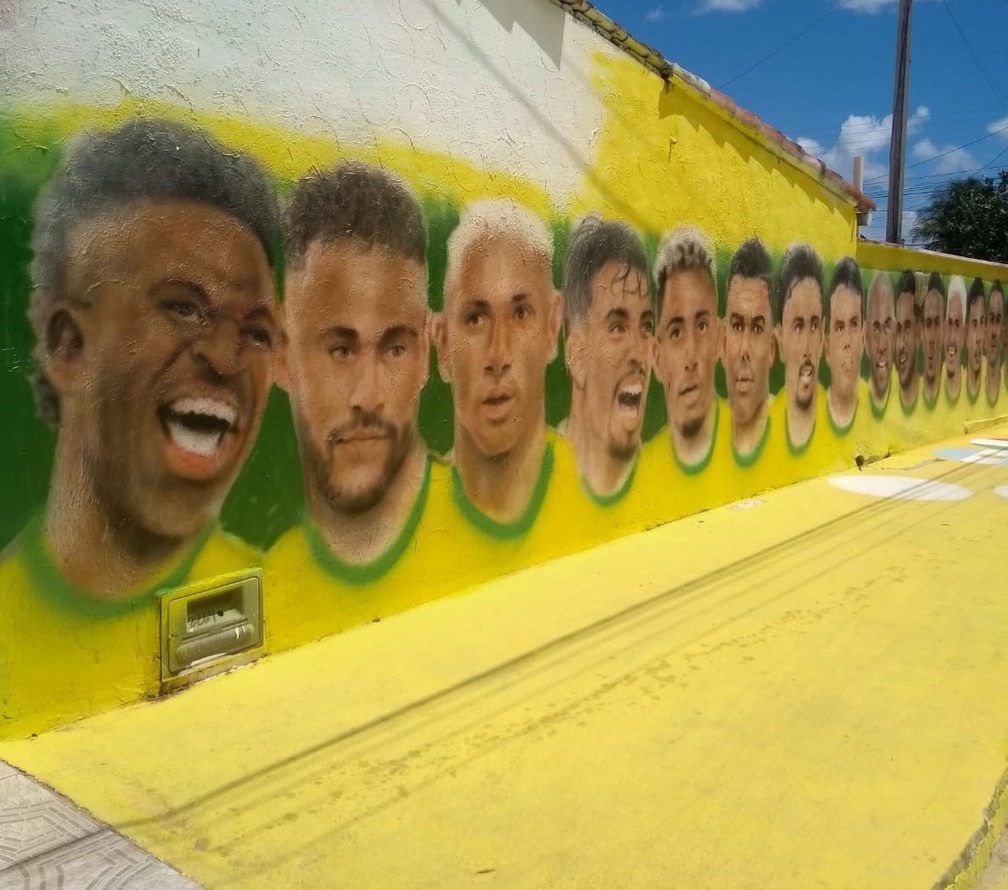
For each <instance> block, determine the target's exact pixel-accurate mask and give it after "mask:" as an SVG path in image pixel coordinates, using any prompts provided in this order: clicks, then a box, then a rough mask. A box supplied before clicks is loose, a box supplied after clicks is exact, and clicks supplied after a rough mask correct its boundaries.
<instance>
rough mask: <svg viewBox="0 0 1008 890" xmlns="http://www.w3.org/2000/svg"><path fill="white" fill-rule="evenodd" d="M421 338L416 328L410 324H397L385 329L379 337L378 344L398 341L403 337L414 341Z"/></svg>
mask: <svg viewBox="0 0 1008 890" xmlns="http://www.w3.org/2000/svg"><path fill="white" fill-rule="evenodd" d="M418 336H419V334H418V333H417V330H416V328H414V327H412V326H410V325H408V324H396V325H392V327H390V328H385V330H384V331H382V332H381V335H380V336H379V337H378V342H379V343H380V344H382V345H384V344H386V343H388V342H390V341H392V340H398V339H399V338H401V337H411V338H413V339H414V340H415V339H416V338H417V337H418Z"/></svg>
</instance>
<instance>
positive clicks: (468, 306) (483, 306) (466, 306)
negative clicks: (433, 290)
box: [459, 297, 490, 313]
mask: <svg viewBox="0 0 1008 890" xmlns="http://www.w3.org/2000/svg"><path fill="white" fill-rule="evenodd" d="M459 309H460V310H461V311H462V312H463V313H465V312H471V311H472V310H473V309H478V310H479V311H480V312H489V311H490V304H489V303H488V302H487V301H486V300H484V299H482V298H479V297H477V298H476V299H472V300H463V301H462V303H461V305H460V306H459Z"/></svg>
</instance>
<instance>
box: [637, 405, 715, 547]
mask: <svg viewBox="0 0 1008 890" xmlns="http://www.w3.org/2000/svg"><path fill="white" fill-rule="evenodd" d="M714 411H715V417H714V427H713V430H712V431H711V444H710V450H709V451H708V452H707V455H706V456H705V457H704V459H703V460H701V461H700V462H698V463H697V464H694V465H688V464H685V463H683V462H682V461H681V460H680V459H679V456H678V455H677V454H676V452H675V448H674V446H673V443H672V437H671V436H670V435H669V431H668V428H667V427H665V428H663V429H661V430H659V431H658V432H657V433H656V434H655V435H654V436H653V437H652V438H651V439H649V440H648V441H647V442H646V443H645V444H644V447H643V448H642V449H641V455H640V459H639V462H638V471H637V478H636V479H635V481H634V489H633V491H631V492H630V495H629V497H628V498H627V501H626V505H625V507H624V509H625V510H627V512H628V513H631V512H632V513H639V514H640V515H641V517H642V518H641V520H640V521H639V528H636V529H634V530H635V531H637V530H640V528H649V527H652V526H654V525H659V524H661V523H664V522H670V521H671V520H673V519H678V518H679V517H681V516H687V515H689V514H690V513H696V512H697V511H699V510H705V509H708V508H709V507H712V506H715V505H717V504H722V503H725V502H726V501H730V500H732V499H733V496H732V493H731V492H730V491H728V490H727V488H726V486H725V485H724V484H723V482H722V480H721V478H720V472H721V469H722V464H723V460H724V455H725V454H726V453H728V452H729V451H730V449H731V443H730V441H729V440H730V436H731V418H730V417H729V414H728V405H727V403H726V402H725V400H724V399H722V398H721V397H720V396H717V397H715V401H714ZM621 506H623V505H621ZM631 523H632V519H630V521H624V522H622V523H620V525H621V526H623V525H629V524H631ZM621 533H623V532H621Z"/></svg>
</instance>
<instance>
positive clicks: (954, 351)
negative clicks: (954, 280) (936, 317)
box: [945, 292, 966, 380]
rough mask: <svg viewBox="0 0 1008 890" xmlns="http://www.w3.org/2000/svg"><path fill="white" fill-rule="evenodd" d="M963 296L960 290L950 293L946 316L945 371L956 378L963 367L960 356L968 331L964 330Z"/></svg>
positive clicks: (953, 378) (952, 377) (951, 377)
mask: <svg viewBox="0 0 1008 890" xmlns="http://www.w3.org/2000/svg"><path fill="white" fill-rule="evenodd" d="M963 321H964V319H963V297H962V294H960V293H958V292H953V293H950V294H949V295H948V314H947V315H946V316H945V373H946V374H947V375H948V378H949V379H950V380H955V379H956V378H957V377H958V376H959V371H960V370H961V369H962V365H961V364H960V356H961V355H962V348H963V341H964V340H965V334H966V332H965V331H964V330H963Z"/></svg>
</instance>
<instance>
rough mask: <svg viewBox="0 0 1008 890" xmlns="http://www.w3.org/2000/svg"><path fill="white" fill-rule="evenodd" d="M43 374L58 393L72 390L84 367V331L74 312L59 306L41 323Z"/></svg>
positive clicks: (66, 307)
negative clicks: (43, 352) (43, 345)
mask: <svg viewBox="0 0 1008 890" xmlns="http://www.w3.org/2000/svg"><path fill="white" fill-rule="evenodd" d="M43 334H44V342H45V358H44V361H45V368H44V371H45V374H46V376H47V377H48V378H49V380H50V382H51V383H52V385H53V386H54V387H55V388H56V389H57V390H58V391H60V392H66V391H67V390H71V389H73V388H74V386H76V385H77V384H78V383H79V382H80V379H81V368H82V365H83V363H84V358H85V356H84V331H83V327H82V324H81V319H80V318H79V317H78V313H77V311H76V310H75V309H73V308H71V307H68V306H60V307H59V308H58V309H56V311H55V312H53V313H52V314H51V315H50V316H49V318H48V319H47V320H46V323H45V330H44V332H43Z"/></svg>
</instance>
